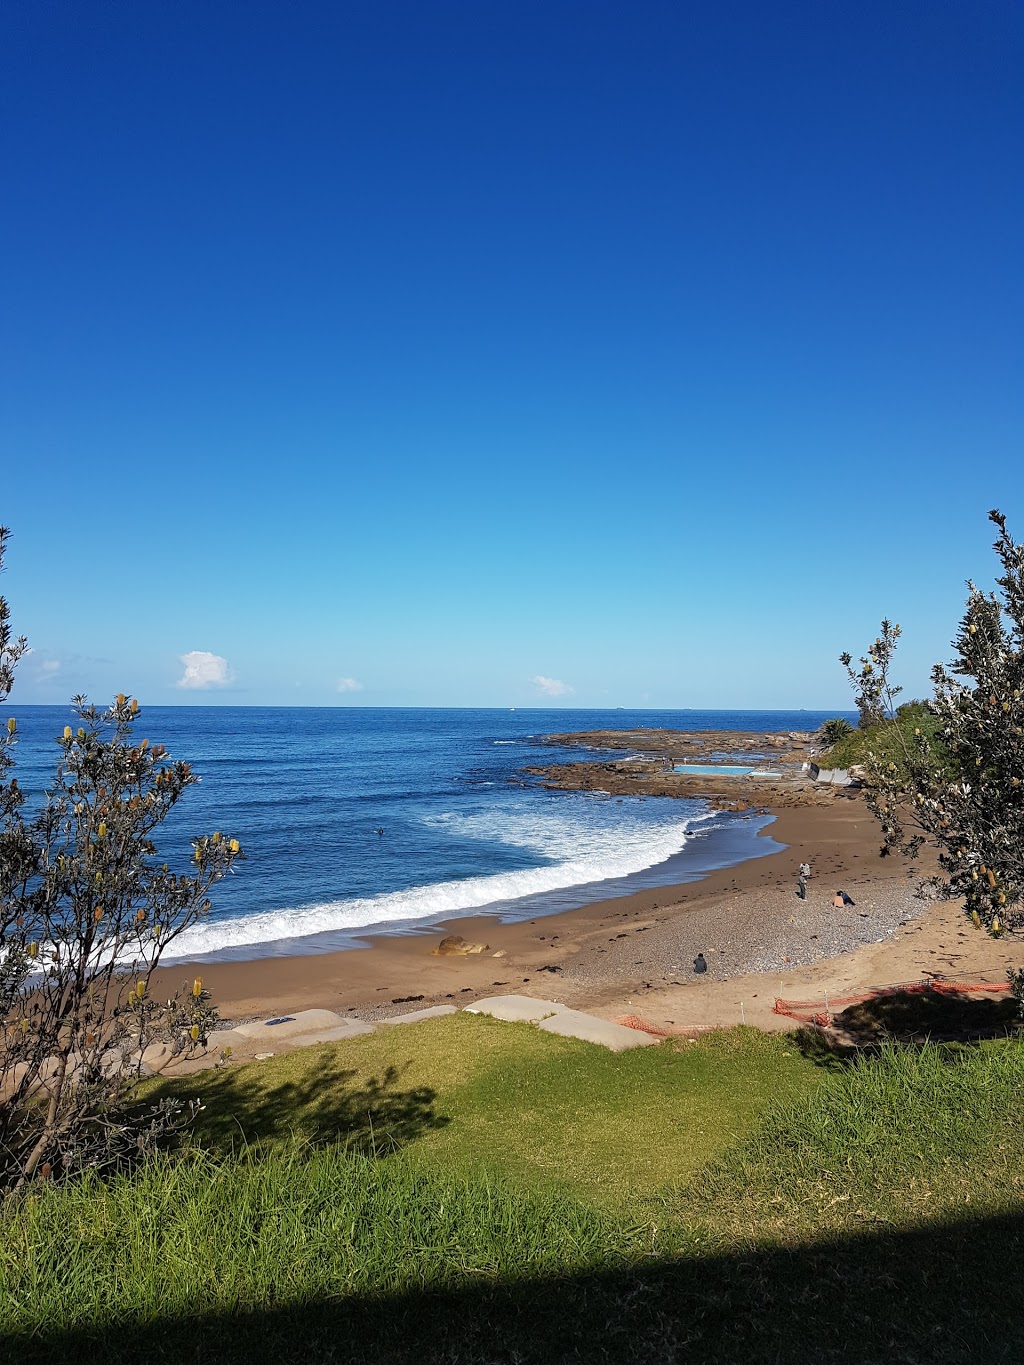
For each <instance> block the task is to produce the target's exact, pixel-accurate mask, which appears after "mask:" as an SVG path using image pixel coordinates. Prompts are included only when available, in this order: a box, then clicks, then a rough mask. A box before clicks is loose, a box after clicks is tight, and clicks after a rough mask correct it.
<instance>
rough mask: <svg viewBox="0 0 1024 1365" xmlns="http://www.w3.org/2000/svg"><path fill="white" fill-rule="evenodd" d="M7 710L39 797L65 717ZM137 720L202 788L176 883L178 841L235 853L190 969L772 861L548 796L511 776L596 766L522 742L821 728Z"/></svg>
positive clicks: (661, 817)
mask: <svg viewBox="0 0 1024 1365" xmlns="http://www.w3.org/2000/svg"><path fill="white" fill-rule="evenodd" d="M13 701H14V698H11V699H10V701H9V702H8V710H9V711H10V712H11V713H12V714H14V715H16V716H17V718H18V725H19V743H18V746H17V748H16V750H15V754H16V758H17V765H18V766H17V769H16V775H17V776H18V778H19V781H20V782H21V785H22V787H23V788H24V789H25V791H26V792H27V793H29V794H30V795H32V796H38V794H39V793H40V792H42V791H43V790H44V789H45V786H46V782H47V774H52V772H53V768H54V764H55V761H56V756H57V746H56V744H55V743H54V742H53V741H54V739H55V737H56V736H57V735H58V734H60V732H61V731H62V730H63V727H64V725H65V724H66V723H67V722H68V721H69V720H70V719H71V717H70V713H69V709H68V708H67V707H56V706H46V707H44V706H25V707H17V706H16V705H12V703H13ZM140 714H141V719H140V721H139V724H138V727H137V732H136V733H137V736H138V738H142V737H143V736H146V737H148V738H149V739H150V740H151V741H153V742H160V743H163V744H166V745H167V746H168V748H169V750H170V752H171V754H172V755H173V756H174V757H176V758H183V759H186V760H187V761H188V762H189V763H191V764H192V765H193V767H194V769H195V770H196V772H198V773H199V774H201V776H202V781H201V783H200V784H199V785H197V786H195V787H193V788H191V789H190V790H189V791H187V792H186V793H185V795H184V797H183V798H182V800H181V802H180V803H179V805H178V807H177V808H176V809H175V811H174V812H173V813H172V815H171V816H170V818H169V819H168V821H167V822H166V824H165V825H164V826H163V829H162V831H161V833H160V838H159V845H158V846H159V849H160V854H161V857H162V858H163V859H164V860H166V861H167V862H169V863H170V864H171V866H172V867H175V866H177V867H179V868H181V869H184V868H185V867H186V865H187V863H188V858H189V855H190V852H191V847H190V842H189V841H190V839H191V837H192V836H193V835H196V834H203V833H211V832H212V831H213V830H216V829H219V830H222V831H223V832H224V833H225V834H226V835H229V836H231V837H235V838H238V839H239V840H240V841H241V843H242V846H243V848H244V849H245V850H246V853H247V854H248V859H247V861H246V862H244V863H242V864H241V865H240V867H239V870H238V872H237V874H236V875H234V876H232V877H231V878H230V879H228V880H227V881H225V882H223V883H221V885H220V886H219V887H218V888H217V889H216V894H215V898H214V909H213V912H212V914H211V916H210V918H209V920H208V921H206V922H204V923H203V924H202V925H201V926H197V927H196V929H194V930H193V931H191V932H190V934H189V935H188V936H187V937H186V936H183V938H182V939H181V940H179V942H178V944H176V945H175V946H176V948H178V949H180V952H181V954H182V955H187V956H188V957H190V958H200V957H208V956H210V955H217V956H220V955H221V954H223V953H225V952H226V953H229V954H230V955H231V956H245V957H250V956H256V955H262V954H265V953H296V952H316V951H325V950H328V949H333V948H337V947H341V946H349V945H351V944H352V943H353V941H354V939H353V935H355V934H357V933H361V934H364V935H365V934H366V933H367V932H371V931H372V932H381V931H394V932H408V931H414V930H416V929H424V928H426V927H427V926H433V925H435V924H437V922H438V921H439V920H441V919H449V918H453V917H455V916H457V915H460V914H479V913H482V912H484V911H486V912H488V913H500V914H502V915H504V916H508V917H512V916H516V917H518V916H534V915H537V914H541V913H550V912H553V911H555V910H562V909H567V908H570V907H572V906H576V905H582V904H586V903H588V902H590V901H593V900H598V899H602V898H603V897H605V896H613V895H618V894H624V893H625V892H628V891H632V890H635V889H637V888H638V887H640V886H651V885H665V884H674V883H677V882H682V881H686V880H692V879H693V878H695V877H699V876H700V875H702V874H703V873H704V872H705V871H707V870H708V869H709V868H711V867H717V866H724V865H728V864H730V863H733V862H736V861H739V860H740V859H742V858H746V857H750V856H756V855H757V854H763V853H769V852H772V851H773V850H774V849H776V848H777V847H778V845H777V844H774V843H773V842H772V841H771V840H770V839H769V838H761V839H758V840H757V841H756V844H755V843H754V836H755V835H756V834H757V833H758V832H759V830H760V829H762V828H763V827H764V825H765V823H766V820H765V818H764V817H760V818H756V817H755V818H751V817H745V818H744V817H738V816H729V815H726V814H723V813H720V812H711V811H710V810H709V808H708V807H707V805H706V803H704V802H702V801H697V800H671V799H667V798H650V797H649V798H643V797H630V798H615V797H608V796H603V795H598V794H593V793H568V792H547V791H544V790H543V789H541V788H540V787H538V786H536V785H535V784H534V783H533V782H531V781H530V780H528V779H525V778H524V777H523V774H522V772H521V769H522V768H523V767H525V766H526V765H528V764H545V763H554V762H559V761H569V760H572V761H578V760H579V759H580V758H581V757H592V758H594V759H600V758H602V757H605V756H606V755H604V754H600V753H596V752H595V753H592V754H589V755H588V754H586V753H581V751H580V750H579V749H572V750H567V749H559V748H552V747H550V746H540V745H539V744H538V743H537V739H538V738H539V737H540V736H543V735H545V734H548V733H552V732H559V733H564V732H566V731H575V730H594V729H605V728H614V729H630V730H632V729H637V728H641V727H643V728H647V729H658V728H662V727H668V728H673V729H680V730H708V729H735V730H764V731H766V732H767V731H783V730H811V729H814V728H816V727H817V726H818V725H819V724H820V723H821V722H822V721H823V720H825V719H826V718H827V715H826V713H819V712H810V711H794V712H789V711H763V712H761V711H621V710H616V711H571V710H567V709H564V708H559V709H558V710H525V711H522V710H521V711H508V710H469V709H465V710H463V709H460V710H435V709H430V710H418V709H375V708H370V707H325V708H313V707H310V708H299V707H281V708H263V707H226V706H206V707H202V706H192V707H189V706H179V707H148V708H145V709H144V711H143V712H142V713H140ZM828 714H834V713H828ZM617 756H618V757H623V758H624V757H626V756H627V754H625V753H621V754H618V755H617ZM377 829H383V830H384V834H383V835H378V834H377V833H376V832H375V831H376V830H377Z"/></svg>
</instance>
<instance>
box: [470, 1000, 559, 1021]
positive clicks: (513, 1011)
mask: <svg viewBox="0 0 1024 1365" xmlns="http://www.w3.org/2000/svg"><path fill="white" fill-rule="evenodd" d="M564 1009H565V1006H564V1005H559V1004H557V1003H556V1002H555V1001H554V1000H534V998H533V997H532V996H530V995H488V996H486V997H485V998H484V999H483V1000H474V1001H473V1003H472V1005H467V1006H466V1008H465V1010H464V1011H463V1013H464V1014H489V1015H491V1017H492V1018H494V1019H503V1020H504V1021H505V1022H506V1023H507V1024H539V1023H540V1021H541V1020H542V1019H546V1018H547V1017H548V1015H551V1014H560V1013H561V1012H562V1011H563V1010H564Z"/></svg>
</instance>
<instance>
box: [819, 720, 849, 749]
mask: <svg viewBox="0 0 1024 1365" xmlns="http://www.w3.org/2000/svg"><path fill="white" fill-rule="evenodd" d="M850 734H853V726H852V725H851V724H850V722H849V721H848V720H844V719H843V717H842V716H836V717H835V719H834V720H827V721H826V722H825V724H824V725H823V726H822V727H821V729H820V730H819V731H818V735H817V738H818V740H819V742H820V743H822V744H826V745H827V746H828V747H829V748H830V749H831V748H832V746H833V744H838V743H839V741H840V740H841V739H845V737H846V736H847V735H850Z"/></svg>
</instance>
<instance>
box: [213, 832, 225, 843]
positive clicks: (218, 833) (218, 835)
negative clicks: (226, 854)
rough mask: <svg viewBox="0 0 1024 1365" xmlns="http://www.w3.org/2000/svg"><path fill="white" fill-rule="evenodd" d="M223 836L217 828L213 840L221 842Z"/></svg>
mask: <svg viewBox="0 0 1024 1365" xmlns="http://www.w3.org/2000/svg"><path fill="white" fill-rule="evenodd" d="M222 838H223V835H222V834H221V832H220V830H217V832H216V833H215V834H214V836H213V842H214V843H215V844H219V843H220V841H221V839H222Z"/></svg>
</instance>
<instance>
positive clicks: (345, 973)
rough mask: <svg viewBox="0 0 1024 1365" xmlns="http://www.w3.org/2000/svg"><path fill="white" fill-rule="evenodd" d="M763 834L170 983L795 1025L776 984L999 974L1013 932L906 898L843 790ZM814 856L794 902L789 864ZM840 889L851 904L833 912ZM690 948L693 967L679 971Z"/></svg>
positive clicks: (285, 994) (831, 985)
mask: <svg viewBox="0 0 1024 1365" xmlns="http://www.w3.org/2000/svg"><path fill="white" fill-rule="evenodd" d="M774 813H775V815H776V819H775V821H774V822H773V823H772V824H769V825H768V826H766V828H765V829H764V830H763V831H762V834H766V835H770V836H771V837H772V838H773V839H774V840H776V841H778V842H779V843H782V844H785V845H786V847H785V848H784V849H783V850H782V851H781V852H776V853H773V854H770V855H768V856H766V857H762V858H758V859H754V860H751V861H748V862H744V863H741V864H738V865H736V866H733V867H728V868H724V869H721V870H720V871H717V872H712V873H710V874H709V875H708V876H707V877H705V878H704V879H703V880H701V881H699V882H691V883H688V884H686V885H683V886H678V887H672V886H663V887H657V888H653V889H650V890H645V891H640V892H637V893H636V894H633V895H627V896H621V897H617V898H615V899H613V900H604V901H597V902H595V903H594V904H592V905H587V906H584V907H582V908H579V909H574V910H568V911H565V912H563V913H561V914H554V915H549V916H546V917H543V918H537V919H535V920H531V921H525V922H520V923H509V924H502V923H500V922H498V920H497V919H496V918H493V917H488V916H486V915H481V916H478V917H474V918H459V919H458V920H455V921H452V922H451V923H449V924H442V925H439V926H437V927H436V928H435V929H434V930H433V931H432V932H431V933H430V934H429V935H428V934H415V935H408V936H404V937H393V936H381V937H377V938H371V939H369V940H368V943H369V946H368V948H365V949H350V950H346V951H340V952H336V953H325V954H319V955H316V956H303V957H271V958H260V959H255V960H251V961H226V962H218V963H213V964H211V963H206V964H203V965H201V966H190V965H189V964H187V963H175V964H172V965H171V966H169V967H167V968H165V969H163V970H162V971H161V973H160V974H159V980H160V981H162V982H163V983H165V984H166V985H168V986H172V987H174V986H177V985H179V984H180V983H181V982H182V981H185V980H188V981H191V979H192V977H193V976H194V975H197V974H198V975H201V976H202V977H203V979H204V981H205V982H206V984H207V985H208V986H209V988H210V990H211V992H212V993H213V996H214V999H215V1001H216V1002H217V1004H218V1006H219V1008H220V1011H221V1014H222V1016H223V1018H224V1019H225V1021H229V1022H231V1021H234V1022H237V1021H240V1020H242V1019H246V1018H260V1017H262V1018H265V1017H268V1016H271V1015H274V1014H278V1013H283V1012H288V1011H294V1010H298V1009H306V1008H313V1007H321V1008H327V1009H332V1010H335V1011H338V1012H340V1013H342V1014H346V1013H348V1014H349V1015H350V1016H351V1017H354V1018H363V1019H368V1020H372V1019H375V1018H380V1017H382V1016H384V1015H389V1014H399V1013H404V1012H406V1011H410V1010H414V1009H419V1008H424V1007H426V1006H429V1005H435V1004H453V1005H456V1006H462V1005H466V1004H468V1003H470V1002H471V1001H472V1000H473V999H475V998H479V997H481V996H486V995H495V994H505V993H512V992H515V993H518V994H526V995H533V996H541V997H545V998H549V999H555V1000H558V1001H561V1002H563V1003H565V1004H568V1005H570V1006H573V1007H576V1008H582V1009H588V1010H591V1011H593V1012H595V1013H598V1014H602V1015H605V1016H606V1017H615V1016H616V1015H620V1014H623V1013H630V1012H636V1013H640V1014H643V1015H644V1017H646V1018H650V1019H651V1020H653V1021H654V1022H658V1023H669V1022H671V1023H673V1024H675V1025H705V1026H708V1025H710V1026H729V1025H732V1024H735V1023H738V1022H740V1020H741V1018H742V1019H744V1020H745V1022H747V1023H751V1024H756V1025H758V1026H759V1027H766V1028H780V1027H781V1028H785V1027H792V1020H787V1019H785V1018H780V1017H779V1016H777V1015H774V1014H772V1012H771V1009H772V1004H773V1002H774V999H775V997H776V996H777V995H781V996H786V997H788V998H796V997H799V998H804V997H809V996H812V995H814V994H815V993H816V992H819V991H821V990H828V991H830V992H831V993H832V994H835V993H837V992H839V991H841V990H844V989H849V988H850V987H851V986H854V985H856V986H865V985H871V984H888V983H891V982H896V981H905V980H912V979H920V978H921V977H922V976H923V975H924V974H926V973H927V972H941V973H944V974H947V975H950V976H953V975H956V974H962V973H967V974H969V975H973V976H977V975H979V974H981V973H984V974H989V975H991V974H994V975H995V977H998V976H999V975H1001V974H1004V973H1005V969H1006V966H1007V965H1009V964H1010V963H1018V962H1019V959H1020V957H1021V949H1020V946H1019V945H1018V944H1017V943H1016V942H1015V941H1013V940H1009V941H1007V940H1003V941H1002V942H993V940H991V939H989V938H988V937H987V936H986V935H984V934H982V933H979V932H978V931H975V930H973V929H972V927H971V926H970V924H969V923H967V922H966V921H965V920H964V917H963V915H962V914H961V912H960V911H959V908H958V907H955V906H950V905H945V904H936V903H929V902H927V901H925V900H922V899H920V898H919V897H918V896H917V895H916V894H915V891H916V886H917V883H918V881H919V880H920V878H921V876H922V875H924V874H925V873H927V871H928V870H929V868H928V865H927V864H926V863H916V864H914V865H912V866H910V865H908V864H907V863H905V862H903V861H902V860H899V859H893V858H886V859H882V858H881V857H880V856H879V838H878V829H877V825H876V824H875V821H874V819H873V818H872V816H871V815H870V813H869V812H868V810H867V809H866V807H865V806H864V804H863V801H862V800H861V799H860V797H859V796H857V795H856V794H849V795H847V794H841V793H836V794H835V795H834V796H833V797H832V799H831V800H829V801H828V803H827V804H818V805H810V806H796V807H788V806H787V807H784V808H782V809H780V810H777V811H776V812H774ZM804 861H806V862H808V863H810V864H811V868H812V877H811V880H810V883H809V885H808V895H807V899H806V901H801V900H800V899H799V898H798V897H797V896H796V894H795V890H796V874H797V868H798V866H799V864H800V863H801V862H804ZM840 887H841V888H842V889H844V890H847V891H848V892H849V893H850V894H851V896H852V897H853V899H854V901H855V903H856V904H855V906H854V907H852V908H851V909H850V910H845V911H835V910H833V909H832V905H831V901H832V896H833V894H834V892H835V891H836V890H837V889H839V888H840ZM447 934H458V935H461V936H462V937H463V938H464V939H465V940H466V941H467V942H470V943H476V944H482V945H486V950H485V951H484V952H482V953H480V954H477V955H472V956H456V957H447V956H437V955H434V953H433V952H432V950H433V949H434V948H435V947H436V946H437V945H438V943H439V942H440V940H441V939H442V938H444V937H445V936H446V935H447ZM697 951H702V952H704V954H705V956H706V958H707V961H708V963H709V971H708V973H707V975H706V976H700V977H697V976H695V975H694V974H693V967H692V963H693V958H694V957H695V955H696V953H697Z"/></svg>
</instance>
